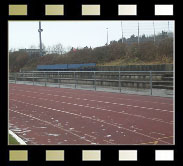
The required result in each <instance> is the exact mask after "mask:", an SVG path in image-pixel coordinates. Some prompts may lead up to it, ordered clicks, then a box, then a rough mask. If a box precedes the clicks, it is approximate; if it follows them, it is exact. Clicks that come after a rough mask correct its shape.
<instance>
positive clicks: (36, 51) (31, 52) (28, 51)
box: [19, 48, 46, 56]
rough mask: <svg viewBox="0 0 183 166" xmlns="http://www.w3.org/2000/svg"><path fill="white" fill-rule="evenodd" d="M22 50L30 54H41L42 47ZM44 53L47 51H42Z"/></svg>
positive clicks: (21, 50)
mask: <svg viewBox="0 0 183 166" xmlns="http://www.w3.org/2000/svg"><path fill="white" fill-rule="evenodd" d="M19 51H20V52H26V53H27V54H28V55H29V56H39V55H40V49H26V48H25V49H19ZM42 54H43V55H45V54H46V51H42Z"/></svg>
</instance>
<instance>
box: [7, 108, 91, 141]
mask: <svg viewBox="0 0 183 166" xmlns="http://www.w3.org/2000/svg"><path fill="white" fill-rule="evenodd" d="M39 107H41V106H39ZM43 108H46V107H43ZM47 109H48V108H47ZM9 110H10V111H12V112H15V113H19V114H21V115H24V116H27V117H29V118H32V119H35V120H38V121H41V122H43V123H46V124H49V125H51V126H53V127H56V128H59V129H61V130H63V131H65V132H68V133H70V134H72V135H74V136H76V137H79V138H80V139H82V140H85V141H86V142H90V143H94V142H92V141H90V140H88V139H85V138H83V137H81V136H79V135H77V134H75V133H73V132H71V131H70V130H67V129H64V128H62V127H60V126H58V125H54V124H52V123H50V122H48V121H45V120H42V119H39V118H36V117H34V116H32V115H27V114H24V113H21V112H19V111H15V110H12V109H9Z"/></svg>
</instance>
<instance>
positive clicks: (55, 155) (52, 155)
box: [46, 150, 64, 161]
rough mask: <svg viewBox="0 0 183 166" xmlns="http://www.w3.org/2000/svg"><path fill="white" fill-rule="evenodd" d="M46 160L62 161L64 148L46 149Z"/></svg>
mask: <svg viewBox="0 0 183 166" xmlns="http://www.w3.org/2000/svg"><path fill="white" fill-rule="evenodd" d="M46 161H64V150H46Z"/></svg>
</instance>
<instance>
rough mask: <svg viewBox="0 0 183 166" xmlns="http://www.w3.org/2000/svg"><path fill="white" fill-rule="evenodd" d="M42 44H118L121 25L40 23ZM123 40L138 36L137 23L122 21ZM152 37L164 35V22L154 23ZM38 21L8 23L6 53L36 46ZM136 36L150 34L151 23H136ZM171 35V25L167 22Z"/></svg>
mask: <svg viewBox="0 0 183 166" xmlns="http://www.w3.org/2000/svg"><path fill="white" fill-rule="evenodd" d="M41 25H42V29H43V32H42V42H43V43H44V45H45V46H46V47H48V46H52V45H55V44H58V43H61V44H62V45H63V47H65V48H67V47H75V48H77V47H85V46H88V47H90V46H91V47H92V48H94V47H98V46H103V45H105V44H106V42H107V29H106V28H108V39H109V42H110V41H111V40H116V41H117V40H119V39H120V38H121V36H122V31H121V21H41ZM122 25H123V36H124V37H126V38H128V37H130V36H131V35H132V34H135V35H137V34H138V21H122ZM154 25H155V31H156V34H157V33H159V32H161V31H162V30H164V31H168V21H154ZM38 27H39V22H38V21H9V49H11V48H13V49H19V48H30V47H31V46H32V45H34V46H36V47H38V46H39V33H38ZM139 30H140V35H142V34H146V35H152V34H154V29H153V21H139ZM169 30H170V31H174V21H169Z"/></svg>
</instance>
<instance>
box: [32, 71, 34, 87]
mask: <svg viewBox="0 0 183 166" xmlns="http://www.w3.org/2000/svg"><path fill="white" fill-rule="evenodd" d="M32 74H33V85H34V72H33V73H32Z"/></svg>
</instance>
